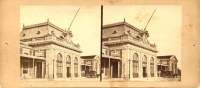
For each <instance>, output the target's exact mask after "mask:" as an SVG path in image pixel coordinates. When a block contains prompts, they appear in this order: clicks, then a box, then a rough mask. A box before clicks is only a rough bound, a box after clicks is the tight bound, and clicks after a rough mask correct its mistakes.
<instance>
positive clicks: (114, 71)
mask: <svg viewBox="0 0 200 88" xmlns="http://www.w3.org/2000/svg"><path fill="white" fill-rule="evenodd" d="M111 71H112V78H118V62H117V61H113V63H112V66H111Z"/></svg>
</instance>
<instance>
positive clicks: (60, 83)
mask: <svg viewBox="0 0 200 88" xmlns="http://www.w3.org/2000/svg"><path fill="white" fill-rule="evenodd" d="M168 83H169V79H166V78H149V79H147V78H146V79H145V78H143V79H130V80H126V79H119V78H116V79H103V80H102V81H101V82H100V80H99V79H97V78H78V79H73V80H72V79H67V80H66V79H54V80H49V79H26V80H22V83H21V87H22V88H67V87H70V88H71V87H136V88H138V87H144V86H145V85H146V87H159V88H160V87H162V86H163V85H166V84H168ZM180 84H181V83H180V81H177V80H170V86H171V87H173V85H175V86H177V85H180ZM163 87H164V86H163Z"/></svg>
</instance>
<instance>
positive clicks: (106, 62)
mask: <svg viewBox="0 0 200 88" xmlns="http://www.w3.org/2000/svg"><path fill="white" fill-rule="evenodd" d="M102 37H103V40H102V41H103V46H102V47H103V49H102V63H101V64H102V68H101V70H102V74H103V78H125V79H135V78H150V77H157V57H156V55H157V49H156V46H155V44H151V43H150V42H149V41H148V37H149V33H148V31H146V30H140V29H138V28H136V27H134V26H132V25H130V24H129V23H127V22H125V21H124V22H118V23H113V24H108V25H104V26H103V36H102Z"/></svg>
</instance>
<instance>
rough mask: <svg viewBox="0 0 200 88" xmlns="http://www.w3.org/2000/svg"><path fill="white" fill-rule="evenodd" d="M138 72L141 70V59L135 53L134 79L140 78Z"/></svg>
mask: <svg viewBox="0 0 200 88" xmlns="http://www.w3.org/2000/svg"><path fill="white" fill-rule="evenodd" d="M138 70H139V59H138V54H137V53H135V54H134V55H133V77H134V78H136V77H138V76H139V73H138Z"/></svg>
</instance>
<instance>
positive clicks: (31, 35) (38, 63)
mask: <svg viewBox="0 0 200 88" xmlns="http://www.w3.org/2000/svg"><path fill="white" fill-rule="evenodd" d="M72 37H73V35H72V32H71V31H70V30H64V29H61V28H59V27H58V26H56V25H54V24H52V23H51V22H49V21H48V20H47V21H46V22H43V23H38V24H33V25H26V26H23V28H22V31H21V33H20V75H21V78H22V79H35V78H37V79H71V78H78V77H80V76H81V74H80V73H81V72H80V71H81V70H80V69H81V67H80V66H81V65H80V63H81V61H80V53H81V50H80V45H79V44H75V43H74V42H73V41H72Z"/></svg>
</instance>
